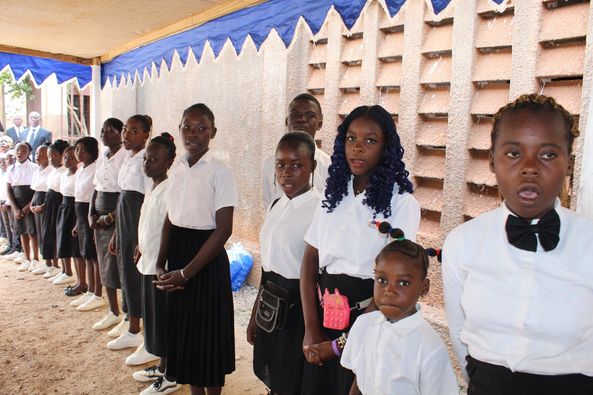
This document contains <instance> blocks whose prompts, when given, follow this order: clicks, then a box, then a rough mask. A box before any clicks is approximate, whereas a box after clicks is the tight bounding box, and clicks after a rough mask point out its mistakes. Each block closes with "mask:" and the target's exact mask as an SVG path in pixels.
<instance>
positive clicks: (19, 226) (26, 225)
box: [12, 185, 37, 236]
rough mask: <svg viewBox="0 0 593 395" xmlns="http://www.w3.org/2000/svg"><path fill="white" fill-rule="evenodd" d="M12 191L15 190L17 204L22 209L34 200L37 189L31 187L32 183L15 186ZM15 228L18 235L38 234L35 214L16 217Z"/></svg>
mask: <svg viewBox="0 0 593 395" xmlns="http://www.w3.org/2000/svg"><path fill="white" fill-rule="evenodd" d="M12 191H13V192H14V200H15V201H16V205H17V206H18V208H21V209H22V208H23V207H25V206H26V205H27V204H29V203H30V202H31V200H33V195H34V194H35V191H34V190H32V189H31V186H30V185H18V186H13V187H12ZM14 229H15V233H16V235H17V236H20V235H34V234H36V233H37V230H36V229H35V218H34V214H33V213H29V214H27V215H25V216H24V217H23V218H19V219H17V218H16V217H15V224H14Z"/></svg>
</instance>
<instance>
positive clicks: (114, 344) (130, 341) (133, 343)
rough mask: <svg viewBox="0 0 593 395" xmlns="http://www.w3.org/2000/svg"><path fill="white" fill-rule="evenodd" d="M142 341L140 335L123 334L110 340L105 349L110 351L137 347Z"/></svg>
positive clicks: (142, 338)
mask: <svg viewBox="0 0 593 395" xmlns="http://www.w3.org/2000/svg"><path fill="white" fill-rule="evenodd" d="M143 341H144V337H143V336H142V333H130V332H128V331H126V332H124V333H123V334H121V335H120V337H118V338H117V339H114V340H111V341H110V342H109V343H107V348H108V349H110V350H121V349H123V348H131V347H138V346H139V345H140V344H142V342H143Z"/></svg>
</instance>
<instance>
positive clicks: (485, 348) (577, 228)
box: [442, 95, 593, 395]
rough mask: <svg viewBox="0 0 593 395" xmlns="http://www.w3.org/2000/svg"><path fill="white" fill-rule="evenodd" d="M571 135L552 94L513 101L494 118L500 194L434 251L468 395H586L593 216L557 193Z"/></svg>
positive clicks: (573, 127) (591, 372)
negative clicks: (568, 205) (580, 211)
mask: <svg viewBox="0 0 593 395" xmlns="http://www.w3.org/2000/svg"><path fill="white" fill-rule="evenodd" d="M577 136H578V129H577V124H576V122H575V120H574V118H573V117H572V116H571V115H570V114H569V113H568V112H567V111H566V110H565V109H564V108H563V107H562V106H560V105H558V104H557V103H556V101H555V100H554V99H553V98H551V97H546V96H541V95H523V96H520V97H519V98H517V99H516V100H515V101H514V102H512V103H510V104H508V105H506V106H505V107H503V108H501V109H500V110H499V111H498V112H497V113H496V115H495V117H494V125H493V128H492V133H491V140H492V148H491V151H490V169H491V170H492V171H493V172H494V174H495V175H496V180H497V183H498V186H499V189H500V193H501V195H502V197H503V198H504V201H503V202H502V204H501V205H500V207H498V208H497V209H495V210H492V211H490V212H487V213H485V214H482V215H480V216H479V217H477V218H474V219H473V220H471V221H468V222H466V223H464V224H463V225H460V226H459V227H457V228H456V229H455V230H453V231H452V232H451V233H450V234H449V236H448V237H447V240H446V241H445V245H444V248H443V269H442V270H443V285H444V292H445V306H446V309H447V320H448V322H449V332H450V335H451V340H452V343H453V345H454V347H455V351H456V354H457V358H458V359H459V364H460V365H461V367H462V368H463V370H464V371H465V372H466V373H467V376H469V386H468V395H482V394H488V395H503V394H504V395H518V394H521V395H536V394H537V395H542V394H543V395H546V394H571V395H584V394H592V393H593V352H592V350H593V336H592V335H591V334H593V281H592V279H593V265H591V256H593V221H591V220H590V219H587V218H584V217H581V216H580V215H578V214H575V213H574V212H572V211H570V210H568V209H566V208H564V207H562V206H561V205H560V201H559V200H558V196H559V194H560V192H561V191H562V190H563V186H564V184H565V182H566V181H567V179H568V175H569V172H570V166H571V154H572V144H573V141H574V139H575V137H577Z"/></svg>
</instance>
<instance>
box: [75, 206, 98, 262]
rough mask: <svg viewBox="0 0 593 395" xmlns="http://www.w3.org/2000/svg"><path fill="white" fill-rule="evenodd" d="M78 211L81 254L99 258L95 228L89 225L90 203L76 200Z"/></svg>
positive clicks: (76, 209) (88, 257)
mask: <svg viewBox="0 0 593 395" xmlns="http://www.w3.org/2000/svg"><path fill="white" fill-rule="evenodd" d="M74 210H75V212H76V230H77V231H78V248H79V250H80V256H82V257H83V258H86V259H97V250H96V249H95V240H93V230H92V229H91V227H90V226H89V204H88V203H82V202H74Z"/></svg>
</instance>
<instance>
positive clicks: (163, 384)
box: [140, 376, 181, 395]
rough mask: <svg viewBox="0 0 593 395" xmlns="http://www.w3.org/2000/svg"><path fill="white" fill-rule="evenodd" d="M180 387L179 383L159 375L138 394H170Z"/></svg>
mask: <svg viewBox="0 0 593 395" xmlns="http://www.w3.org/2000/svg"><path fill="white" fill-rule="evenodd" d="M180 388H181V384H177V383H176V382H175V381H169V380H167V379H166V378H165V376H163V377H159V378H158V379H156V381H155V382H154V383H153V384H152V385H151V386H150V387H148V388H146V389H144V391H142V392H141V393H140V395H147V394H170V393H171V392H175V391H177V390H178V389H180Z"/></svg>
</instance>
